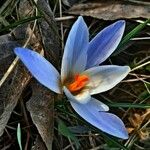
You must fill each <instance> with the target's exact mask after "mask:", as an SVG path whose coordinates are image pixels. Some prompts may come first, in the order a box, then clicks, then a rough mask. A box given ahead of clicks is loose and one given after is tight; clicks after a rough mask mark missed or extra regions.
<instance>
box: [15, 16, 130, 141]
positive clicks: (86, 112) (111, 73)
mask: <svg viewBox="0 0 150 150" xmlns="http://www.w3.org/2000/svg"><path fill="white" fill-rule="evenodd" d="M124 28H125V21H123V20H120V21H117V22H115V23H113V24H112V25H110V26H108V27H106V28H105V29H104V30H102V31H101V32H99V33H98V34H97V35H96V36H95V37H94V38H93V39H92V40H91V41H90V42H89V32H88V28H87V25H86V24H85V22H84V20H83V18H82V17H81V16H80V17H79V18H78V19H77V21H76V22H75V23H74V25H73V26H72V28H71V31H70V33H69V36H68V39H67V41H66V45H65V50H64V55H63V58H62V66H61V75H59V73H58V71H57V70H56V69H55V68H54V66H53V65H52V64H51V63H49V62H48V61H47V60H46V59H45V58H44V57H42V56H41V55H40V54H38V53H36V52H34V51H32V50H29V49H27V48H20V47H17V48H15V53H16V55H17V56H18V57H19V58H20V59H21V60H22V62H23V63H24V64H25V66H26V67H27V68H28V69H29V71H30V72H31V74H32V75H33V76H34V77H35V78H36V79H37V80H38V81H39V82H40V83H41V84H43V85H44V86H46V87H47V88H49V89H50V90H52V91H54V92H56V93H58V94H61V93H62V92H64V93H65V94H66V96H67V98H68V100H69V101H70V103H71V106H72V107H73V109H74V110H75V111H76V112H77V113H78V114H79V115H80V116H81V117H82V118H83V119H85V120H86V121H87V122H89V123H90V124H92V125H93V126H95V127H97V128H98V129H100V130H102V131H104V132H106V133H108V134H111V135H113V136H116V137H119V138H122V139H127V138H128V134H127V131H126V128H125V126H124V124H123V122H122V121H121V119H119V118H118V117H117V116H116V115H114V114H112V113H108V110H109V108H108V106H107V105H105V104H104V103H102V102H100V101H99V100H97V99H95V98H93V97H91V95H94V94H97V93H102V92H105V91H108V90H109V89H111V88H113V87H114V86H115V85H117V84H118V83H119V82H120V81H121V80H123V79H124V78H125V77H126V76H127V74H128V73H129V71H130V68H129V67H128V66H116V65H101V66H99V64H101V63H102V62H104V61H105V60H106V59H107V58H108V57H109V56H110V55H111V54H112V53H113V52H114V50H115V49H116V48H117V46H118V44H119V42H120V40H121V38H122V36H123V32H124Z"/></svg>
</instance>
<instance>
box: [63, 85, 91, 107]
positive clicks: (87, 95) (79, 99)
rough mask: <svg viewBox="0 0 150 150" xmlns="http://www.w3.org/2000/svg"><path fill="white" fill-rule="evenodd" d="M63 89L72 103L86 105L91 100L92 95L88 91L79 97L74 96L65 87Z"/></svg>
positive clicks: (81, 93)
mask: <svg viewBox="0 0 150 150" xmlns="http://www.w3.org/2000/svg"><path fill="white" fill-rule="evenodd" d="M63 89H64V92H65V94H66V96H67V97H68V99H69V100H71V101H74V102H78V103H82V104H85V103H87V102H88V101H90V99H91V95H90V93H89V91H88V90H84V91H82V92H80V93H79V94H78V95H76V96H74V95H72V93H71V92H70V91H69V90H68V89H67V88H66V87H65V86H64V87H63Z"/></svg>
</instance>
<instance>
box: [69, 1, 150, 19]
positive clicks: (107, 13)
mask: <svg viewBox="0 0 150 150" xmlns="http://www.w3.org/2000/svg"><path fill="white" fill-rule="evenodd" d="M68 13H69V14H74V15H83V16H91V17H94V18H98V19H104V20H115V19H120V18H139V17H143V18H149V17H150V5H144V4H143V5H141V4H138V3H131V2H129V1H122V0H119V1H116V0H112V1H110V0H105V1H104V0H99V1H92V2H88V3H84V4H77V5H74V6H73V7H71V8H70V9H69V11H68Z"/></svg>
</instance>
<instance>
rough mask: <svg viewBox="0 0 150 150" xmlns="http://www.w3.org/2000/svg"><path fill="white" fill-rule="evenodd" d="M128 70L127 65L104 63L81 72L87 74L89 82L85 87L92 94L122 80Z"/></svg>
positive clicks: (107, 88) (111, 86)
mask: <svg viewBox="0 0 150 150" xmlns="http://www.w3.org/2000/svg"><path fill="white" fill-rule="evenodd" d="M129 72H130V67H129V66H116V65H106V66H98V67H93V68H90V69H88V70H86V71H85V72H83V74H86V75H87V76H89V83H88V84H87V85H86V87H87V89H89V91H90V94H91V95H92V94H97V93H101V92H105V91H107V90H110V89H111V88H113V87H114V86H116V85H117V84H118V83H119V82H120V81H121V80H123V79H124V78H125V77H126V76H127V75H128V73H129Z"/></svg>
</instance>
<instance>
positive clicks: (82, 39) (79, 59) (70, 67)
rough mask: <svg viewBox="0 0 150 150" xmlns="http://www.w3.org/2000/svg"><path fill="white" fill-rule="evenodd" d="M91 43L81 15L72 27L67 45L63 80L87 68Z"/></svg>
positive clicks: (62, 70) (62, 72)
mask: <svg viewBox="0 0 150 150" xmlns="http://www.w3.org/2000/svg"><path fill="white" fill-rule="evenodd" d="M88 44H89V33H88V28H87V26H86V24H85V22H84V20H83V18H82V17H79V18H78V19H77V21H76V22H75V23H74V25H73V26H72V28H71V31H70V33H69V36H68V38H67V42H66V45H65V50H64V55H63V59H62V67H61V79H62V82H63V81H64V80H65V79H66V78H67V77H69V76H71V75H72V74H76V73H80V72H82V71H83V70H85V66H86V60H87V49H88Z"/></svg>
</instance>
